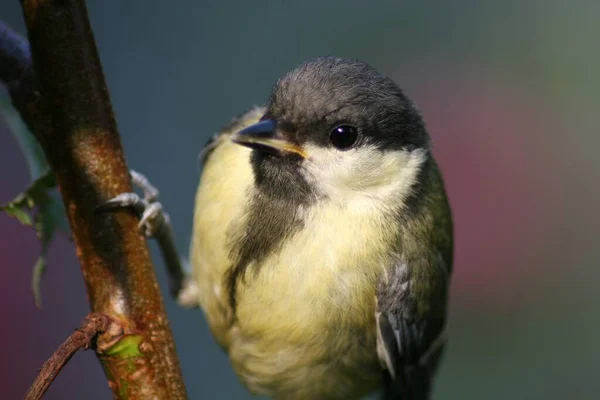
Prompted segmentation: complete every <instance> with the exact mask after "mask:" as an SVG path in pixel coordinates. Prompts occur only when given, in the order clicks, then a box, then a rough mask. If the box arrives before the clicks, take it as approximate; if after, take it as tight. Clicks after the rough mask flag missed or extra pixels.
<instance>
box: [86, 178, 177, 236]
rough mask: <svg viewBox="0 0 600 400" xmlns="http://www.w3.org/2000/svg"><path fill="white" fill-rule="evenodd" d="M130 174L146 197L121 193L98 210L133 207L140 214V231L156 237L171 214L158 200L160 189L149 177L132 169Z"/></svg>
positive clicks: (133, 181) (134, 183) (135, 184)
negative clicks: (168, 213)
mask: <svg viewBox="0 0 600 400" xmlns="http://www.w3.org/2000/svg"><path fill="white" fill-rule="evenodd" d="M130 175H131V181H132V183H133V185H134V186H136V187H138V188H140V189H141V190H142V192H143V193H144V197H143V198H142V197H140V196H139V195H138V194H137V193H121V194H119V195H118V196H116V197H113V198H112V199H110V200H108V201H106V202H104V203H102V204H101V205H100V206H98V207H97V208H96V212H104V211H107V210H113V209H116V208H123V207H130V208H133V209H134V210H135V212H136V213H137V214H138V215H139V216H140V222H139V224H138V228H139V230H140V233H142V234H144V235H145V236H146V237H149V238H150V237H156V236H157V235H159V234H160V232H161V230H162V229H163V228H164V226H165V225H166V224H168V223H169V216H168V215H167V213H166V212H165V211H164V210H163V207H162V204H160V203H159V202H158V201H157V199H158V194H159V193H158V190H157V189H156V188H155V187H154V186H152V185H151V184H150V182H149V181H148V179H147V178H146V177H145V176H144V175H142V174H140V173H139V172H135V171H130Z"/></svg>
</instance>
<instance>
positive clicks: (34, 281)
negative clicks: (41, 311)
mask: <svg viewBox="0 0 600 400" xmlns="http://www.w3.org/2000/svg"><path fill="white" fill-rule="evenodd" d="M45 271H46V254H45V252H42V254H40V256H39V257H38V259H37V261H36V262H35V264H34V265H33V277H32V278H31V291H32V292H33V299H34V300H35V305H36V306H37V307H38V308H42V288H41V283H42V275H44V272H45Z"/></svg>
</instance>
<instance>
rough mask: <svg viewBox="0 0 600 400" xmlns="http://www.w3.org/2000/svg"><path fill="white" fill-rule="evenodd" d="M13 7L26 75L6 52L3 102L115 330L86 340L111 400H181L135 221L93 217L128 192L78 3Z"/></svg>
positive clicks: (94, 302) (91, 292) (50, 0)
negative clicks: (45, 172)
mask: <svg viewBox="0 0 600 400" xmlns="http://www.w3.org/2000/svg"><path fill="white" fill-rule="evenodd" d="M21 5H22V7H23V14H24V16H25V21H26V25H27V32H28V37H29V43H30V47H31V56H32V61H33V62H32V65H33V72H31V71H30V69H29V68H28V67H29V63H28V62H24V59H23V57H22V55H23V54H26V52H25V53H23V52H20V51H15V52H13V53H14V55H16V56H18V57H20V58H14V60H13V63H11V64H6V65H10V69H11V72H12V75H13V77H14V76H16V75H17V74H16V73H15V70H19V69H20V70H22V71H21V73H20V76H19V82H18V84H16V85H15V84H14V83H13V84H12V85H11V96H12V97H13V101H14V103H15V105H16V106H17V108H18V109H19V111H20V113H21V114H22V116H23V118H24V119H25V120H26V121H27V124H28V126H29V127H30V129H31V130H32V131H33V133H34V134H35V136H36V137H37V139H38V140H39V142H40V143H41V145H42V147H43V149H44V152H45V154H46V157H47V159H48V161H49V163H50V165H51V167H52V169H53V170H54V172H55V175H56V179H57V182H58V186H59V188H60V193H61V196H62V199H63V202H64V205H65V208H66V211H67V216H68V219H69V224H70V227H71V231H72V234H73V239H74V242H75V246H76V252H77V256H78V259H79V262H80V264H81V271H82V273H83V278H84V281H85V285H86V289H87V293H88V297H89V302H90V306H91V311H92V312H93V313H96V314H99V315H105V316H107V317H108V318H110V320H111V321H115V322H117V323H118V324H119V326H120V332H118V334H116V335H115V332H114V331H113V332H111V333H110V335H106V334H101V335H99V336H98V337H97V339H96V351H97V354H98V356H99V359H100V362H101V363H102V366H103V368H104V371H105V372H106V375H107V377H108V381H109V386H110V387H111V389H112V391H113V394H114V396H115V398H119V399H185V398H186V391H185V386H184V384H183V379H182V376H181V371H180V367H179V361H178V359H177V356H176V353H175V345H174V341H173V337H172V334H171V331H170V328H169V323H168V320H167V316H166V314H165V309H164V305H163V302H162V297H161V294H160V291H159V288H158V284H157V281H156V276H155V273H154V269H153V266H152V262H151V260H150V255H149V252H148V247H147V244H146V241H145V238H144V237H143V236H142V235H141V234H140V233H139V231H138V228H137V223H138V219H137V216H136V215H135V213H134V212H133V211H132V210H127V209H122V210H118V211H115V212H114V213H103V214H100V215H97V214H96V213H95V209H96V207H97V206H98V205H100V204H101V203H103V202H104V201H106V200H108V199H110V198H112V197H114V196H116V195H118V194H120V193H123V192H131V191H132V187H131V182H130V177H129V170H128V168H127V165H126V163H125V159H124V156H123V148H122V146H121V143H120V139H119V134H118V132H117V127H116V123H115V119H114V116H113V111H112V107H111V104H110V100H109V95H108V90H107V88H106V83H105V81H104V76H103V73H102V69H101V66H100V60H99V58H98V54H97V50H96V45H95V42H94V38H93V34H92V31H91V28H90V25H89V20H88V16H87V11H86V7H85V2H84V0H44V1H41V0H21ZM0 39H1V38H0ZM3 57H4V58H3ZM5 57H6V54H4V55H3V56H0V61H2V60H5V59H6V58H5ZM25 60H26V61H29V60H27V59H26V58H25ZM3 78H5V77H3Z"/></svg>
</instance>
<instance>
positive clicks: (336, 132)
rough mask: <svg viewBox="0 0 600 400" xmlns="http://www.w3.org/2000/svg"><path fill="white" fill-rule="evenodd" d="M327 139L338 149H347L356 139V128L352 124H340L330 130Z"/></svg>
mask: <svg viewBox="0 0 600 400" xmlns="http://www.w3.org/2000/svg"><path fill="white" fill-rule="evenodd" d="M329 140H331V144H333V145H334V146H335V147H337V148H338V149H340V150H347V149H349V148H350V147H352V146H353V145H354V143H356V141H357V140H358V129H356V128H355V127H353V126H352V125H340V126H338V127H336V128H334V129H333V130H332V131H331V134H330V135H329Z"/></svg>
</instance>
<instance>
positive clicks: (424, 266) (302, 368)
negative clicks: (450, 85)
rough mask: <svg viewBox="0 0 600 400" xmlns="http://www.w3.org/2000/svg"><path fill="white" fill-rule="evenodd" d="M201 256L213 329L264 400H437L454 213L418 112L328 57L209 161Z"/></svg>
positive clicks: (201, 204)
mask: <svg viewBox="0 0 600 400" xmlns="http://www.w3.org/2000/svg"><path fill="white" fill-rule="evenodd" d="M202 158H203V172H202V175H201V180H200V184H199V187H198V190H197V195H196V201H195V215H194V228H193V238H192V241H191V248H190V262H191V266H192V279H193V281H194V282H195V283H196V285H197V292H194V293H195V296H197V301H198V302H199V304H200V306H201V308H202V310H203V312H204V314H205V316H206V319H207V321H208V324H209V326H210V329H211V331H212V333H213V335H214V337H215V338H216V340H217V341H218V343H219V344H220V345H221V346H222V347H223V349H225V351H226V352H227V353H228V355H229V358H230V360H231V364H232V365H233V368H234V370H235V372H236V373H237V375H238V376H239V377H240V378H241V380H242V381H243V382H244V384H245V385H246V386H247V387H248V388H249V390H250V391H251V392H252V393H254V394H261V395H267V396H270V397H273V398H276V399H292V400H293V399H358V398H361V397H363V396H366V395H369V394H371V393H375V392H380V393H383V396H384V398H387V399H410V400H414V399H417V400H421V399H427V398H429V397H430V393H431V385H432V379H433V376H434V374H435V372H436V369H437V366H438V364H439V361H440V357H441V355H442V352H443V349H444V345H445V342H446V336H445V333H444V332H445V326H446V311H447V297H448V284H449V280H450V275H451V270H452V259H453V254H452V253H453V233H452V230H453V228H452V218H451V211H450V207H449V204H448V200H447V197H446V193H445V189H444V184H443V180H442V176H441V174H440V170H439V168H438V166H437V164H436V162H435V160H434V158H433V156H432V153H431V144H430V138H429V135H428V133H427V131H426V129H425V125H424V122H423V119H422V117H421V114H420V112H419V111H418V110H417V108H416V106H415V105H414V104H413V103H412V102H411V101H410V100H409V99H408V98H407V97H406V96H405V95H404V94H403V92H402V91H401V90H400V89H399V88H398V86H397V85H396V84H395V83H394V82H393V81H392V80H391V79H389V78H387V77H385V76H384V75H382V74H381V73H379V72H378V71H376V70H375V69H374V68H372V67H370V66H369V65H367V64H365V63H363V62H359V61H354V60H347V59H340V58H334V57H322V58H317V59H314V60H311V61H308V62H306V63H304V64H302V65H300V66H299V67H297V68H296V69H294V70H292V71H291V72H289V73H287V74H286V75H285V76H284V77H282V78H281V79H279V81H278V82H277V83H276V85H275V86H274V88H273V90H272V93H271V95H270V98H269V100H268V102H267V104H266V106H265V107H257V108H254V109H252V110H250V111H248V112H247V113H245V114H243V115H241V116H240V117H238V118H236V119H234V120H233V122H231V123H230V124H229V125H228V126H227V127H226V128H224V129H223V130H222V132H220V133H219V134H218V135H216V136H215V137H214V138H213V139H212V141H211V142H210V143H209V144H208V145H207V147H206V148H205V150H204V151H203V157H202Z"/></svg>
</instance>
